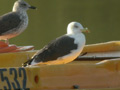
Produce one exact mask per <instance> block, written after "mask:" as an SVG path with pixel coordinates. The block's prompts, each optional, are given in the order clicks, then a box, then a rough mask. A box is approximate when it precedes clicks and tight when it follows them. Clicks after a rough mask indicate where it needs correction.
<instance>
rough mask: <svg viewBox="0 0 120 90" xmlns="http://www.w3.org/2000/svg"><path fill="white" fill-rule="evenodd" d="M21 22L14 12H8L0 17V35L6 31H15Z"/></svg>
mask: <svg viewBox="0 0 120 90" xmlns="http://www.w3.org/2000/svg"><path fill="white" fill-rule="evenodd" d="M21 22H22V20H21V19H20V17H19V15H18V14H17V13H15V12H10V13H8V14H5V15H4V16H1V17H0V35H4V33H7V32H8V31H10V30H12V32H13V31H16V28H17V27H18V26H19V25H20V23H21Z"/></svg>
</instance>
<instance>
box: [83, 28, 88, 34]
mask: <svg viewBox="0 0 120 90" xmlns="http://www.w3.org/2000/svg"><path fill="white" fill-rule="evenodd" d="M81 32H86V33H90V31H89V29H88V28H84V29H81Z"/></svg>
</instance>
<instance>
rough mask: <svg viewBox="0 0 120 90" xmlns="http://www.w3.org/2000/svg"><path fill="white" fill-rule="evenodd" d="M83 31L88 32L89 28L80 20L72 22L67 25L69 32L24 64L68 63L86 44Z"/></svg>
mask: <svg viewBox="0 0 120 90" xmlns="http://www.w3.org/2000/svg"><path fill="white" fill-rule="evenodd" d="M82 32H88V29H87V28H83V26H82V25H81V24H80V23H78V22H71V23H70V24H69V25H68V27H67V34H65V35H63V36H61V37H58V38H56V39H55V40H53V41H52V42H50V43H49V44H48V45H46V46H45V47H43V48H42V49H41V50H39V51H38V52H37V53H36V54H35V55H34V56H33V58H32V59H31V60H29V61H27V62H25V63H24V66H27V65H39V64H48V65H55V64H66V63H69V62H71V61H73V60H74V59H76V58H77V57H78V56H79V55H80V53H81V51H82V50H83V48H84V46H85V42H86V39H85V36H84V34H83V33H82Z"/></svg>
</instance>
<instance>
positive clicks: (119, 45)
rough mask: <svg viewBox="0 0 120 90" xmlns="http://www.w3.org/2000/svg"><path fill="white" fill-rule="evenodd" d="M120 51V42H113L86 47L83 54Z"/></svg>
mask: <svg viewBox="0 0 120 90" xmlns="http://www.w3.org/2000/svg"><path fill="white" fill-rule="evenodd" d="M108 51H120V41H111V42H105V43H97V44H91V45H86V46H85V48H84V50H83V52H108Z"/></svg>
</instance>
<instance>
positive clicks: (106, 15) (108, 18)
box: [0, 0, 120, 49]
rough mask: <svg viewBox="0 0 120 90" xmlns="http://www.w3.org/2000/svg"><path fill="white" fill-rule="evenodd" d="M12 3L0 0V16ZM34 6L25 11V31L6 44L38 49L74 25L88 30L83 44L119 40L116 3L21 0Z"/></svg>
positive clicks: (112, 0)
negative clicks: (26, 23) (69, 25)
mask: <svg viewBox="0 0 120 90" xmlns="http://www.w3.org/2000/svg"><path fill="white" fill-rule="evenodd" d="M15 1H16V0H0V15H3V14H5V13H7V12H9V11H11V10H12V6H13V3H14V2H15ZM25 1H27V2H28V3H29V4H31V5H33V6H36V7H37V10H29V11H28V16H29V25H28V28H27V29H26V30H25V31H24V32H23V33H22V34H21V35H19V36H17V37H15V38H12V39H10V43H13V44H16V45H19V46H22V45H24V46H25V45H34V46H35V49H40V48H42V47H43V46H44V45H46V44H47V43H49V42H50V41H51V40H53V39H55V38H56V37H59V36H61V35H63V34H65V33H66V28H67V25H68V23H70V22H71V21H78V22H80V23H81V24H82V25H83V26H84V27H88V28H89V29H90V31H91V33H90V34H85V35H86V39H87V43H86V44H93V43H100V42H106V41H113V40H120V36H119V34H120V28H119V26H120V0H25Z"/></svg>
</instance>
